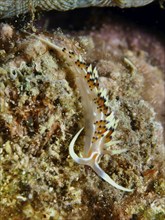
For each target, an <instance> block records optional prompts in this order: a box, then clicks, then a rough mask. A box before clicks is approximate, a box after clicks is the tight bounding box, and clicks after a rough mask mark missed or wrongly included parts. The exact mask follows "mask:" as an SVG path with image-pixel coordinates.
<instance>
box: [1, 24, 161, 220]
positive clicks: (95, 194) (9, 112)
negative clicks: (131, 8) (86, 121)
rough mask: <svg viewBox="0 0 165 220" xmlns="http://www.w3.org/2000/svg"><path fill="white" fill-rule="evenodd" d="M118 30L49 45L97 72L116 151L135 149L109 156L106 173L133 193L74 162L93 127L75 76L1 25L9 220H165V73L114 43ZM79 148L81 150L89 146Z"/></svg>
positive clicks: (4, 197)
mask: <svg viewBox="0 0 165 220" xmlns="http://www.w3.org/2000/svg"><path fill="white" fill-rule="evenodd" d="M116 28H117V27H116ZM4 30H5V33H4ZM6 30H7V31H6ZM110 30H112V29H111V28H110V27H108V26H104V27H103V28H102V29H101V30H100V31H99V32H97V31H91V32H88V33H87V32H86V33H85V32H84V33H81V34H79V36H76V39H75V40H74V39H73V37H70V36H68V35H64V34H62V33H61V32H55V33H54V34H49V35H48V36H47V37H48V38H49V39H50V41H52V42H54V43H57V44H60V45H62V46H65V47H67V48H72V49H75V50H77V51H78V52H79V53H80V54H82V56H83V57H84V58H85V59H86V61H87V63H92V64H93V65H94V66H97V68H98V70H99V75H100V81H101V84H102V86H105V87H107V89H108V91H109V96H110V100H111V102H110V103H111V105H112V109H113V110H115V112H116V115H117V118H118V119H119V125H118V127H117V132H116V136H115V139H116V140H121V143H120V144H119V145H118V146H117V147H118V149H122V148H127V149H128V152H126V153H123V154H121V155H114V156H107V155H106V156H105V157H104V158H103V159H102V161H101V166H102V167H103V168H104V170H105V171H106V172H107V173H108V174H109V175H110V176H111V177H112V178H113V179H114V180H115V181H116V182H118V183H119V184H121V185H123V186H126V187H130V188H134V192H133V193H125V192H122V191H119V190H117V189H115V188H113V187H112V186H110V185H109V184H107V183H106V182H104V181H103V180H102V179H100V178H99V177H98V176H97V175H96V174H95V173H94V172H93V171H92V170H91V169H90V168H89V167H85V166H80V165H78V164H76V163H75V162H74V161H73V160H72V159H71V158H70V156H69V153H68V145H69V143H70V141H71V139H72V138H73V136H74V135H75V133H76V132H77V131H78V130H79V129H80V128H81V127H82V126H83V118H84V117H85V115H84V114H83V106H82V105H81V100H80V98H79V93H78V91H77V88H76V86H75V83H74V77H73V75H72V74H70V72H67V71H66V68H65V60H62V59H60V57H59V56H58V55H57V54H56V53H55V51H53V50H51V49H50V48H48V47H47V45H45V44H43V43H41V42H40V41H38V40H36V39H34V38H33V37H31V36H29V35H26V34H21V33H17V34H16V33H15V31H14V30H13V28H12V27H10V26H5V27H4V25H2V26H1V36H3V37H1V51H0V55H1V57H0V61H1V68H0V88H1V89H0V181H1V182H0V198H1V199H0V208H1V210H0V211H1V217H0V218H1V219H2V220H4V219H21V220H22V219H75V220H78V219H81V220H86V219H87V220H91V219H105V220H106V219H110V220H111V219H114V220H115V219H116V220H118V219H122V220H130V219H132V220H133V219H144V220H148V219H151V218H153V219H162V220H163V219H164V217H165V213H164V210H165V209H164V204H165V201H164V198H163V196H164V192H165V182H164V179H163V160H164V158H163V154H162V153H163V127H162V125H161V123H160V122H158V120H157V119H156V116H155V113H156V111H157V112H158V116H159V119H161V120H163V119H162V112H161V111H162V108H163V100H164V91H163V86H164V84H163V71H162V69H161V65H157V64H155V63H154V62H152V60H151V59H150V57H149V56H148V54H147V52H146V51H145V50H143V49H142V48H140V47H138V50H137V49H132V48H131V47H130V45H129V44H128V42H127V41H126V40H125V38H124V37H123V40H121V39H122V38H121V35H120V34H119V35H117V33H118V31H116V32H115V31H114V34H115V37H112V38H111V36H114V35H112V33H111V34H109V33H110ZM114 30H115V29H114ZM43 36H44V35H43ZM103 36H104V38H103ZM119 36H120V37H119ZM119 39H120V40H119ZM156 42H157V41H156ZM135 43H136V45H138V42H137V41H136V42H135ZM157 45H158V47H159V42H157ZM134 48H135V47H134ZM85 51H86V53H85ZM159 51H160V50H159ZM155 53H157V50H155ZM124 58H127V59H124ZM155 62H156V61H155ZM149 74H150V75H149ZM158 85H159V86H158ZM151 88H152V91H151ZM158 88H159V89H158ZM153 97H154V98H153ZM158 97H159V99H158ZM155 100H156V104H155ZM158 100H159V101H158ZM158 105H159V108H158ZM154 108H155V110H154ZM82 136H83V135H82ZM78 144H79V146H82V145H83V139H82V138H80V140H79V142H78ZM115 148H116V146H115ZM80 150H81V149H80Z"/></svg>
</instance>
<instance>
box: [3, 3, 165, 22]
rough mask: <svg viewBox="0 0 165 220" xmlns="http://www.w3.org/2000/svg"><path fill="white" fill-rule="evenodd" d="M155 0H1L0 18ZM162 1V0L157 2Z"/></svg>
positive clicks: (126, 5)
mask: <svg viewBox="0 0 165 220" xmlns="http://www.w3.org/2000/svg"><path fill="white" fill-rule="evenodd" d="M153 1H154V0H0V18H9V17H12V16H17V15H20V14H24V13H26V12H28V11H35V10H45V11H50V10H58V11H67V10H73V9H75V8H84V7H92V6H94V7H110V6H118V7H120V8H129V7H140V6H144V5H147V4H149V3H151V2H153ZM155 1H162V0H155Z"/></svg>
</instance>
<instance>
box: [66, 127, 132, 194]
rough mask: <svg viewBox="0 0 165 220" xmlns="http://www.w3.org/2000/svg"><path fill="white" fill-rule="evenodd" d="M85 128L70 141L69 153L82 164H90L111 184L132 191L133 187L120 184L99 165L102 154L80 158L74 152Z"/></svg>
mask: <svg viewBox="0 0 165 220" xmlns="http://www.w3.org/2000/svg"><path fill="white" fill-rule="evenodd" d="M82 130H83V128H81V129H80V130H79V131H78V132H77V134H76V135H75V136H74V138H73V139H72V141H71V142H70V145H69V154H70V156H71V157H72V158H73V160H74V161H75V162H77V163H79V164H82V165H88V166H90V167H91V168H92V169H93V170H94V171H95V172H96V173H97V175H98V176H100V177H101V178H102V179H103V180H105V181H106V182H108V183H109V184H110V185H112V186H113V187H115V188H117V189H120V190H123V191H126V192H132V191H133V190H132V189H128V188H125V187H123V186H120V185H118V184H117V183H116V182H115V181H113V180H112V179H111V178H110V176H108V174H106V173H105V172H104V171H103V170H102V169H101V167H100V166H99V165H98V160H99V157H100V155H99V154H98V153H97V152H93V153H91V155H90V157H87V158H80V157H78V156H77V154H76V153H75V152H74V145H75V142H76V140H77V138H78V137H79V135H80V133H81V132H82Z"/></svg>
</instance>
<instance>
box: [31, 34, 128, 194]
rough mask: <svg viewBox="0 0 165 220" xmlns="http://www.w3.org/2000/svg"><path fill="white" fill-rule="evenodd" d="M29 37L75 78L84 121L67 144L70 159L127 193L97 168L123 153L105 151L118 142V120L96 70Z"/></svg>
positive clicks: (61, 51)
mask: <svg viewBox="0 0 165 220" xmlns="http://www.w3.org/2000/svg"><path fill="white" fill-rule="evenodd" d="M32 36H34V37H35V38H37V39H38V40H40V41H41V42H43V43H45V44H47V45H48V46H49V47H50V48H51V49H54V50H55V51H56V52H58V53H59V55H60V56H59V57H62V59H65V62H66V64H67V68H69V69H70V70H71V71H72V72H73V74H74V76H75V83H76V85H77V88H78V90H79V93H80V97H81V102H82V106H83V109H84V117H85V119H84V128H81V129H80V130H79V131H78V132H77V134H76V135H75V136H74V137H73V139H72V140H71V142H70V145H69V154H70V156H71V157H72V158H73V160H74V161H75V162H77V163H78V164H81V165H88V166H90V167H91V168H92V169H93V170H94V171H95V172H96V173H97V175H98V176H100V177H101V178H102V179H104V180H105V181H106V182H108V183H109V184H111V185H112V186H114V187H116V188H117V189H120V190H123V191H127V192H131V191H132V189H128V188H125V187H123V186H120V185H118V184H117V183H116V182H115V181H113V180H112V179H111V178H110V176H109V175H108V174H106V173H105V172H104V170H103V169H102V168H101V167H100V166H99V162H100V159H101V157H102V156H103V155H104V154H110V155H114V154H119V153H123V152H125V151H126V149H123V150H114V151H113V150H109V147H110V146H112V145H114V144H116V143H117V142H118V141H112V138H113V135H114V133H115V130H116V127H117V124H118V120H116V119H115V115H114V112H113V111H111V108H110V104H109V99H108V95H107V91H106V89H104V88H100V86H99V75H98V71H97V69H96V68H92V65H87V64H86V63H85V61H84V60H83V58H82V56H81V55H78V54H76V53H75V52H74V51H70V50H67V49H66V48H62V47H60V46H57V45H56V44H54V43H52V42H50V41H49V40H47V39H46V38H42V37H38V36H35V35H32ZM83 129H84V130H85V137H84V152H83V156H82V157H79V156H78V155H77V154H76V153H75V151H74V146H75V143H76V140H77V139H78V137H79V135H80V134H81V132H82V130H83Z"/></svg>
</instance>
